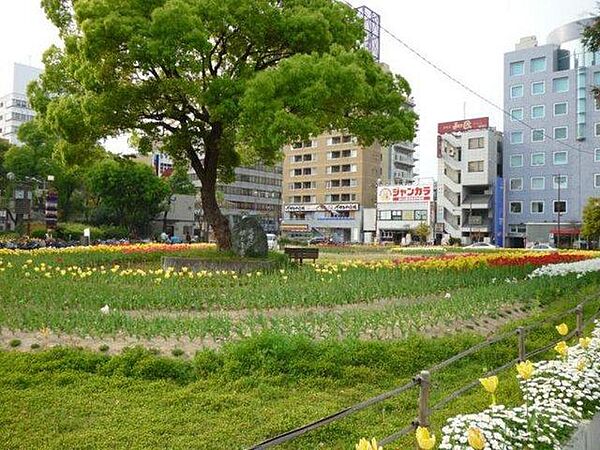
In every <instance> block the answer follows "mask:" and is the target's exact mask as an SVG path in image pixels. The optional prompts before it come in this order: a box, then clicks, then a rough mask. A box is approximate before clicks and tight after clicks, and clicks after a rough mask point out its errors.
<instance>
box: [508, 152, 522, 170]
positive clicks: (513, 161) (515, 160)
mask: <svg viewBox="0 0 600 450" xmlns="http://www.w3.org/2000/svg"><path fill="white" fill-rule="evenodd" d="M510 167H523V155H511V156H510Z"/></svg>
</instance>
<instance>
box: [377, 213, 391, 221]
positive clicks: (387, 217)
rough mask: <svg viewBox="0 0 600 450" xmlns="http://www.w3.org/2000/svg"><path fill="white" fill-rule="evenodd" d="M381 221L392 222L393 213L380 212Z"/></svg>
mask: <svg viewBox="0 0 600 450" xmlns="http://www.w3.org/2000/svg"><path fill="white" fill-rule="evenodd" d="M379 220H392V212H391V211H379Z"/></svg>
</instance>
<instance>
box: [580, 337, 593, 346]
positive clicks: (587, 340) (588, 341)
mask: <svg viewBox="0 0 600 450" xmlns="http://www.w3.org/2000/svg"><path fill="white" fill-rule="evenodd" d="M591 343H592V338H589V337H587V338H579V345H580V346H581V348H583V349H586V348H588V347H589V346H590V344H591Z"/></svg>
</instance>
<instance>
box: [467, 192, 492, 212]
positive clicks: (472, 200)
mask: <svg viewBox="0 0 600 450" xmlns="http://www.w3.org/2000/svg"><path fill="white" fill-rule="evenodd" d="M491 200H492V196H491V195H490V194H483V195H467V196H466V197H465V200H464V201H463V207H465V208H471V209H473V208H474V209H488V208H489V207H490V202H491Z"/></svg>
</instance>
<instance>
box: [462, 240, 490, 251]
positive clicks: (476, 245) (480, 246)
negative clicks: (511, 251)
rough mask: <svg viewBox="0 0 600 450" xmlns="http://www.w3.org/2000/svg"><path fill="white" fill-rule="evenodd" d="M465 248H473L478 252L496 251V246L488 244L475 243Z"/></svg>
mask: <svg viewBox="0 0 600 450" xmlns="http://www.w3.org/2000/svg"><path fill="white" fill-rule="evenodd" d="M465 248H472V249H476V250H495V249H497V248H498V247H496V246H495V245H494V244H488V243H487V242H473V243H472V244H471V245H467V246H466V247H465Z"/></svg>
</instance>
